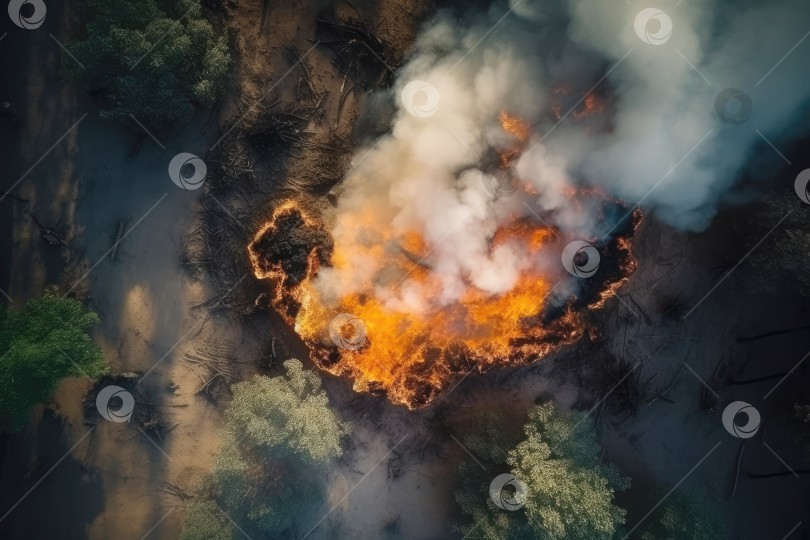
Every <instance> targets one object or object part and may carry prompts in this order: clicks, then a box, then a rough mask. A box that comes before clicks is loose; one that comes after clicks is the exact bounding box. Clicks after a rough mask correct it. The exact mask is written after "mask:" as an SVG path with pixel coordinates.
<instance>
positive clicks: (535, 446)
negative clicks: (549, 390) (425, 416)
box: [456, 402, 630, 540]
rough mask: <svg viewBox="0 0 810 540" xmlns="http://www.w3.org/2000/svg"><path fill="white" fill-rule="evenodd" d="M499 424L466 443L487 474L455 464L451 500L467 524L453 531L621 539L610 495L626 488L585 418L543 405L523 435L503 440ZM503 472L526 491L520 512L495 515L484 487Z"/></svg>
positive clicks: (489, 422)
mask: <svg viewBox="0 0 810 540" xmlns="http://www.w3.org/2000/svg"><path fill="white" fill-rule="evenodd" d="M500 425H502V422H500V420H499V419H497V417H495V416H492V415H490V416H489V417H488V418H486V419H485V421H484V423H483V424H482V426H483V430H482V429H481V427H479V428H478V429H477V430H476V432H474V433H473V434H472V435H471V436H468V437H466V438H465V446H467V448H468V449H469V450H470V451H471V452H472V453H473V454H474V455H476V457H479V456H480V457H479V459H480V458H481V457H483V461H482V463H489V466H488V467H486V471H483V470H482V469H481V467H480V466H477V465H474V464H472V465H471V464H470V463H469V462H466V461H465V462H463V463H462V464H461V465H460V466H459V471H458V489H457V491H456V501H457V502H458V503H459V505H460V506H461V510H462V512H463V513H464V514H465V515H467V516H469V517H470V518H472V523H468V524H465V525H462V526H461V527H460V528H459V531H460V532H461V533H462V534H465V535H468V536H467V538H470V539H475V538H479V539H482V538H483V539H487V540H500V539H507V538H509V539H512V538H525V539H543V540H563V539H565V540H580V539H581V540H598V539H610V538H614V537H615V536H616V535H617V534H620V533H621V527H622V525H623V524H624V520H625V511H624V510H622V509H621V508H619V507H618V506H616V505H615V504H614V502H613V499H614V493H615V492H616V491H619V490H624V489H627V488H628V487H629V485H630V482H629V479H627V478H622V477H621V476H620V475H619V471H618V469H617V468H616V467H615V466H614V465H606V464H604V463H602V461H601V460H600V459H599V452H600V446H599V443H598V441H597V439H596V434H595V432H594V427H593V421H592V420H591V418H590V417H589V416H588V414H587V413H585V412H566V411H562V410H559V409H557V408H555V407H554V405H553V404H552V403H550V402H548V403H543V404H541V405H536V406H534V407H532V408H531V409H530V410H529V413H528V420H527V422H526V424H525V425H524V427H523V435H522V436H517V437H513V436H509V435H508V434H504V433H503V431H502V429H501V428H500V427H499V426H500ZM515 440H518V441H519V442H517V444H514V442H515ZM473 467H478V470H477V471H476V470H475V469H474V468H473ZM503 472H510V473H511V474H513V475H514V476H515V477H517V478H518V479H519V480H521V481H522V482H523V483H524V484H525V486H526V493H525V504H524V506H523V508H521V509H520V510H517V511H514V512H509V511H506V510H502V509H500V508H498V507H496V506H495V504H493V503H492V501H491V499H490V497H489V482H490V481H491V480H492V479H493V478H494V477H495V476H496V475H497V474H500V473H503Z"/></svg>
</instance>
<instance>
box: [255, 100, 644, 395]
mask: <svg viewBox="0 0 810 540" xmlns="http://www.w3.org/2000/svg"><path fill="white" fill-rule="evenodd" d="M500 121H501V124H502V126H503V129H504V131H505V132H506V133H507V134H509V135H510V136H511V137H512V138H513V139H514V141H515V143H516V148H512V149H507V150H504V151H503V152H502V153H501V167H502V168H508V167H509V166H510V164H511V161H512V159H513V158H514V157H515V156H516V155H517V154H519V152H520V151H521V150H522V148H523V146H524V144H525V142H526V141H527V140H528V138H529V135H530V132H531V127H530V126H529V124H527V123H526V122H524V121H523V120H521V119H520V118H517V117H514V116H511V115H509V114H508V113H506V112H503V113H501V115H500ZM584 196H593V194H591V193H588V194H586V195H584ZM597 196H598V195H597ZM326 230H327V229H326V227H325V225H323V224H322V223H320V222H319V220H317V219H315V218H313V217H312V216H311V215H310V214H309V213H308V212H307V211H306V209H305V208H304V205H303V204H301V203H298V202H295V201H286V202H283V203H282V204H280V205H278V206H277V207H276V208H275V210H274V212H273V214H272V216H271V217H270V219H269V220H268V221H267V222H266V223H265V224H264V225H263V226H262V227H260V228H259V230H258V231H257V232H256V234H255V236H254V238H253V240H252V241H251V242H250V244H249V245H248V256H249V259H250V262H251V264H252V267H253V271H254V274H255V276H256V277H257V278H259V279H268V280H270V281H271V282H272V283H273V284H274V286H275V294H274V295H273V296H272V297H271V298H272V303H273V306H274V307H275V308H276V310H277V311H279V313H281V314H282V315H283V316H284V317H285V318H286V320H287V321H288V323H289V324H291V325H292V326H293V327H294V329H295V331H296V332H297V333H298V335H299V336H300V337H301V338H302V340H303V341H304V342H305V343H306V344H307V345H308V346H309V348H310V351H311V357H312V359H313V361H314V362H315V363H316V364H317V365H318V366H319V367H320V368H321V369H324V370H327V371H329V372H330V373H333V374H335V375H340V376H348V377H350V378H352V379H353V380H354V389H355V390H357V391H371V392H383V393H385V394H386V395H387V396H388V398H389V399H390V400H391V401H392V402H393V403H396V404H402V405H406V406H407V407H409V408H417V407H422V406H425V405H427V404H429V403H430V402H432V401H433V400H434V399H435V398H436V396H437V395H438V394H439V393H440V392H441V391H442V390H444V389H446V388H447V387H448V386H450V385H451V384H452V382H453V381H454V380H455V379H457V378H458V377H459V376H462V375H464V374H467V373H471V372H477V373H483V372H485V371H488V370H490V369H493V368H496V367H499V366H507V365H521V364H525V363H528V362H532V361H535V360H537V359H539V358H542V357H544V356H546V355H548V354H549V353H551V352H553V351H555V350H557V349H558V348H560V347H561V346H565V345H568V344H572V343H574V342H576V341H577V340H579V339H581V338H582V337H583V336H584V335H586V334H587V333H588V328H587V324H586V323H585V321H584V320H583V312H582V311H581V310H576V309H574V307H573V306H572V305H568V306H564V307H562V308H559V309H557V310H556V314H555V315H554V316H553V317H549V316H548V313H549V311H550V308H551V306H549V305H548V303H549V295H550V292H551V291H552V289H553V288H554V287H555V285H556V282H558V281H559V280H561V279H563V278H564V276H562V275H560V274H555V272H553V271H549V270H548V265H547V264H546V265H543V264H542V263H541V261H549V260H558V259H559V253H560V252H561V250H562V247H563V246H564V245H565V244H566V243H567V241H568V239H564V238H561V237H560V235H559V233H558V232H557V231H556V230H554V229H551V228H548V227H546V226H544V225H540V224H538V223H536V222H534V221H531V220H528V219H525V218H518V217H516V218H515V219H514V220H513V221H512V222H510V223H508V224H506V225H502V226H501V227H500V228H499V229H498V230H497V231H496V233H495V234H494V235H493V237H492V238H491V241H490V246H489V247H490V250H496V249H498V247H499V246H503V245H507V244H508V246H509V247H510V248H512V249H514V250H515V252H519V253H521V254H528V257H527V259H528V260H530V261H533V262H532V264H528V265H526V267H525V268H524V269H523V270H522V271H521V272H520V274H519V275H517V276H515V280H514V285H513V286H512V287H511V288H510V289H509V290H508V291H506V292H503V293H501V294H490V293H487V292H485V291H483V290H480V289H478V288H476V287H475V286H473V285H472V284H467V287H466V289H465V290H464V291H463V293H462V294H461V295H460V296H459V297H458V299H457V300H455V301H453V302H451V303H446V302H442V301H440V300H439V298H440V296H441V295H440V293H441V291H442V282H441V279H440V277H439V276H438V275H437V274H436V273H434V272H433V269H432V268H431V258H430V255H431V252H432V250H433V248H434V247H435V246H431V245H429V243H428V242H427V241H426V240H425V239H424V238H423V237H422V235H421V234H420V233H419V231H415V230H405V231H401V230H398V231H395V230H393V228H392V226H391V224H390V223H386V222H382V221H381V219H380V218H377V217H375V214H374V213H373V212H370V211H369V212H359V213H353V214H341V216H340V219H339V223H338V224H337V225H336V226H335V227H334V228H333V229H332V230H333V233H334V241H333V240H332V236H331V235H330V234H329V233H327V232H326ZM621 249H623V250H625V251H626V253H623V254H622V257H623V260H625V264H627V262H626V261H627V260H628V259H629V260H632V257H630V255H629V244H628V245H622V246H621ZM290 261H295V263H294V264H293V263H290ZM543 268H545V270H543ZM358 269H359V270H360V271H367V274H368V275H367V276H366V278H365V279H364V280H363V283H362V284H359V285H358V284H357V283H353V284H352V286H353V289H352V287H349V286H347V285H346V284H341V283H340V279H341V277H342V276H343V275H344V274H345V273H347V272H346V271H347V270H353V271H354V273H355V274H356V273H357V271H358ZM625 270H628V271H631V270H632V269H631V268H629V266H628V268H627V269H625ZM323 273H328V274H329V276H330V279H331V280H333V281H334V280H337V282H338V283H339V285H340V286H338V287H336V288H332V289H330V288H329V287H325V286H324V284H323V282H321V281H320V280H319V278H321V277H323V276H322V275H321V274H323ZM623 277H624V276H623V275H622V276H617V277H616V278H615V279H605V280H604V281H605V283H604V287H603V291H608V290H609V291H610V292H611V293H612V292H613V291H614V290H615V287H617V285H615V284H616V283H618V282H619V279H620V278H623ZM344 285H345V286H344ZM334 290H341V291H342V290H352V291H353V292H350V293H345V294H343V295H342V296H339V297H337V298H336V297H335V295H334ZM607 294H609V293H607ZM603 301H604V296H602V295H600V296H599V297H598V298H595V299H594V302H603ZM341 314H350V317H349V315H344V317H349V318H351V319H352V320H354V321H361V324H362V327H361V328H359V329H358V328H355V327H353V326H351V327H350V326H349V325H347V324H346V325H344V326H342V327H340V328H338V329H336V330H335V329H330V324H331V323H332V321H334V320H336V319H335V318H336V317H337V316H339V315H341ZM337 320H340V321H343V320H345V319H337ZM330 331H331V332H332V333H331V334H330ZM358 332H360V334H358ZM362 334H364V335H362ZM355 338H359V341H358V346H357V347H340V346H338V345H339V344H340V342H341V340H348V341H352V340H354V339H355ZM363 338H365V339H364V340H363Z"/></svg>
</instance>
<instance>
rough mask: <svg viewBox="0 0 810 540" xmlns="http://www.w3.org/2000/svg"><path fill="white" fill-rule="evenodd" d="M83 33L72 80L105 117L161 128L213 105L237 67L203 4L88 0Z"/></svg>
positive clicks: (74, 46)
mask: <svg viewBox="0 0 810 540" xmlns="http://www.w3.org/2000/svg"><path fill="white" fill-rule="evenodd" d="M81 18H82V20H83V21H84V23H85V24H84V29H83V32H82V35H81V36H79V38H78V39H76V40H74V41H72V42H71V43H70V45H69V47H68V49H69V50H70V54H72V55H73V56H74V57H75V58H76V59H77V60H78V61H79V62H81V64H82V65H81V66H80V65H79V64H78V63H77V62H76V61H74V60H73V59H72V58H68V57H66V58H65V60H64V62H63V69H64V72H65V75H66V76H67V77H68V78H69V79H70V80H71V81H73V82H74V83H76V84H78V85H80V86H82V87H83V88H84V89H85V90H87V91H88V92H89V93H90V94H91V95H92V96H93V97H94V98H95V99H96V100H97V102H98V104H99V106H100V108H101V116H103V117H106V118H115V119H127V120H128V119H129V115H130V114H132V115H134V116H135V117H136V118H137V119H138V120H139V121H140V122H142V123H144V124H146V125H147V126H149V127H153V128H156V129H157V128H160V127H163V126H164V125H166V124H169V123H172V122H174V121H177V120H179V119H181V118H185V117H188V116H190V115H191V114H192V113H193V112H194V109H195V106H204V105H208V104H210V103H212V102H213V100H214V97H215V93H216V91H217V89H218V88H219V87H220V86H221V84H222V82H223V81H224V77H225V74H226V72H227V69H228V64H229V63H230V56H229V54H228V46H227V43H226V41H225V38H224V37H219V38H218V37H216V36H215V34H214V30H213V28H212V27H211V24H209V23H208V21H206V20H205V19H204V18H203V17H202V15H201V8H200V5H199V2H197V1H196V0H141V1H138V2H131V1H130V0H85V2H84V4H83V6H82V15H81Z"/></svg>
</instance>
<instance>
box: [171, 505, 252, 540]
mask: <svg viewBox="0 0 810 540" xmlns="http://www.w3.org/2000/svg"><path fill="white" fill-rule="evenodd" d="M233 532H234V526H233V524H232V523H231V522H230V520H229V519H228V518H227V517H225V515H224V514H223V513H222V511H221V510H220V509H219V506H218V505H217V503H216V502H215V501H213V500H211V499H194V500H193V501H191V502H190V503H189V505H188V506H187V507H186V520H185V521H184V522H183V532H182V534H181V535H180V540H232V538H233ZM241 534H242V533H239V535H240V536H241Z"/></svg>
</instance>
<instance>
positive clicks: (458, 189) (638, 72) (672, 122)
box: [316, 0, 810, 312]
mask: <svg viewBox="0 0 810 540" xmlns="http://www.w3.org/2000/svg"><path fill="white" fill-rule="evenodd" d="M648 7H657V8H659V11H655V10H653V11H652V13H661V12H663V18H662V17H660V16H658V17H653V18H652V19H650V20H647V21H646V22H645V21H644V20H643V18H642V20H641V21H640V23H639V21H637V15H638V14H639V12H641V11H642V10H643V9H645V8H648ZM667 20H668V21H669V22H671V26H672V30H671V33H669V32H668V30H667ZM808 20H810V5H808V4H807V3H806V2H805V1H804V0H778V1H770V2H756V3H754V2H748V1H743V2H730V1H702V2H693V1H684V2H680V3H679V4H678V5H674V4H673V3H661V4H660V5H657V6H653V5H652V4H643V5H642V4H639V3H638V2H633V3H632V5H627V4H626V3H624V2H621V1H618V0H617V1H615V2H593V1H592V0H569V1H568V2H567V3H552V2H541V1H539V0H522V1H521V0H512V1H511V2H509V3H495V4H493V5H491V6H490V7H489V8H488V10H487V11H486V12H483V13H479V14H473V15H465V19H464V22H462V23H460V22H459V19H458V17H457V15H456V14H454V13H450V12H442V13H439V14H437V15H436V16H435V17H434V18H433V19H432V20H431V21H430V22H429V23H428V24H427V25H426V27H425V28H424V30H423V31H422V32H421V35H420V36H419V38H418V40H417V42H416V44H415V46H414V51H413V54H412V56H411V58H410V60H409V61H408V63H407V64H406V65H405V66H404V67H403V68H402V69H401V71H400V73H399V74H398V79H397V81H398V82H397V83H396V85H395V87H394V88H393V89H392V90H391V91H390V92H389V94H388V97H389V100H390V101H395V103H396V113H395V116H394V118H393V121H392V128H391V131H390V132H389V133H388V134H386V135H384V136H382V137H378V138H376V139H375V140H373V141H370V142H369V143H368V144H366V145H365V146H364V147H363V148H361V149H360V150H359V151H358V152H357V154H356V156H355V157H354V160H353V167H352V169H351V171H350V172H349V173H348V175H347V178H346V179H345V181H344V182H343V184H342V185H341V188H340V190H341V191H340V193H339V198H338V205H337V208H336V210H335V215H334V219H333V224H332V233H333V237H334V240H335V246H336V253H341V254H342V255H341V259H340V260H337V261H335V266H334V268H327V269H322V270H321V272H320V274H319V277H318V281H317V283H316V286H317V288H318V290H319V291H320V293H321V297H322V300H324V301H326V302H327V303H328V302H330V301H333V302H334V301H336V300H337V299H339V298H341V297H343V296H345V295H347V294H351V293H364V292H366V293H367V292H369V291H373V292H374V294H375V295H377V297H378V298H381V299H384V300H385V303H386V305H387V306H388V307H389V308H391V309H397V310H408V311H416V312H420V311H426V310H429V309H432V308H434V307H435V306H436V305H446V304H450V303H452V302H455V301H457V300H458V299H459V297H460V296H461V295H462V294H464V291H465V290H467V289H468V288H469V286H470V285H473V286H474V287H476V288H478V289H480V290H482V291H484V292H486V293H490V294H502V293H504V292H506V291H508V290H510V288H512V287H513V286H514V285H515V283H516V280H517V279H518V277H519V275H520V273H521V272H522V271H524V270H525V269H526V268H529V267H533V268H537V267H539V266H547V267H549V268H552V267H553V268H555V269H557V270H558V269H559V266H560V264H559V253H557V254H555V255H554V257H556V259H554V258H552V257H549V256H546V257H544V258H539V257H536V256H535V257H529V256H528V255H527V254H526V253H524V252H522V251H521V250H520V249H517V248H516V247H515V246H513V245H510V244H509V243H508V242H507V243H502V244H498V245H497V247H495V248H493V247H492V239H493V236H494V235H495V234H496V231H497V230H498V228H499V227H500V226H501V225H503V224H505V223H507V222H509V221H510V220H514V219H515V217H516V216H531V217H533V219H537V217H536V216H540V218H542V219H543V220H544V221H546V222H547V223H549V224H551V225H554V226H555V227H557V228H559V229H560V231H561V232H562V233H563V235H564V236H567V237H571V238H573V237H580V238H585V239H592V240H594V241H603V240H605V239H606V237H608V236H609V234H610V232H611V231H612V229H614V227H615V226H617V225H618V221H619V220H620V219H621V218H622V217H623V216H622V215H617V216H605V215H604V214H603V211H602V210H601V209H600V208H599V207H597V206H595V205H596V204H597V203H594V202H590V199H584V200H576V201H574V200H572V198H571V197H570V192H571V188H572V187H580V188H598V189H600V190H602V191H604V192H605V193H606V194H607V196H610V197H614V198H617V199H619V200H622V201H625V202H626V203H627V204H628V206H629V207H633V206H634V205H636V204H638V205H639V206H640V207H641V208H642V210H644V211H645V212H654V213H655V214H656V216H657V217H658V218H659V219H661V220H662V221H664V222H666V223H669V224H671V225H673V226H676V227H679V228H681V229H684V230H692V231H699V230H702V229H705V228H706V227H707V226H708V225H709V224H710V222H711V219H712V218H713V216H714V215H715V214H716V213H717V211H718V208H719V206H720V205H721V204H722V203H724V202H725V201H728V200H730V199H732V198H733V197H734V194H735V192H734V190H733V187H734V184H735V182H737V181H738V180H739V179H740V177H741V176H742V172H743V169H745V173H746V175H747V176H748V177H752V176H753V177H757V176H760V177H766V176H767V175H768V174H769V173H770V172H771V171H773V170H775V168H776V167H779V166H781V165H782V163H781V161H780V158H779V156H778V155H777V154H776V153H775V152H771V150H770V149H767V148H766V149H765V150H762V151H759V152H757V155H759V156H764V157H763V158H760V159H758V160H757V163H756V166H754V165H755V164H754V163H752V162H751V160H752V157H753V156H754V155H755V150H757V149H758V148H760V147H761V146H762V145H764V144H765V143H764V141H763V138H762V137H763V136H764V137H767V138H768V139H769V140H770V141H771V142H773V143H774V144H775V145H778V146H782V147H784V146H786V145H787V144H788V143H789V141H790V139H791V138H792V137H796V136H798V135H800V134H802V133H803V132H804V125H802V122H801V121H800V120H801V118H802V112H803V110H804V108H805V107H806V105H807V101H808V88H807V76H806V67H805V66H804V64H803V58H805V57H806V52H802V51H801V46H807V45H808V42H805V43H803V44H802V45H800V47H799V50H795V51H793V53H792V54H789V55H788V56H787V57H785V54H786V53H788V52H789V51H790V49H791V47H793V46H794V45H795V44H796V43H797V42H799V40H800V39H802V36H805V37H806V35H805V32H807V30H808V28H807V27H806V24H807V21H808ZM493 27H494V29H493ZM639 28H640V29H641V30H642V31H643V32H646V34H645V33H642V34H639V33H638V29H639ZM809 41H810V40H809ZM780 59H782V60H780ZM409 85H410V86H409ZM727 88H734V89H739V91H732V92H731V93H730V94H728V93H727V94H728V95H730V96H731V98H725V99H719V98H718V95H720V94H721V92H723V91H724V90H725V89H727ZM749 99H750V103H751V104H752V107H751V108H750V111H749V110H747V107H746V103H747V101H746V100H749ZM503 112H506V113H508V114H509V115H514V116H517V117H519V118H521V119H523V120H525V121H526V122H527V123H528V125H530V126H531V132H530V136H529V137H528V139H527V140H526V141H525V143H523V144H522V145H521V144H520V142H519V141H518V140H516V138H515V136H514V134H512V135H510V134H509V133H508V132H507V131H505V130H504V128H503V127H502V125H501V121H500V116H501V114H502V113H503ZM586 113H587V114H586ZM516 147H519V148H520V149H521V151H520V155H519V156H515V157H514V159H513V160H512V163H511V168H510V171H509V175H511V176H513V177H516V178H518V179H519V180H520V187H521V188H523V189H518V191H517V192H514V193H511V192H510V190H499V189H493V186H502V185H503V181H504V173H503V171H501V170H499V168H498V166H497V164H498V152H497V151H498V150H501V151H503V150H505V149H509V148H516ZM766 152H767V153H766ZM507 176H508V175H507ZM589 205H594V206H589ZM414 234H416V235H417V236H418V237H419V238H421V240H422V241H423V242H424V246H422V249H421V250H420V249H413V250H412V251H413V253H418V252H420V251H421V252H425V251H427V255H423V256H420V257H418V259H419V261H418V262H419V263H420V265H421V266H423V267H424V268H425V269H426V270H427V271H430V272H432V273H433V274H434V276H435V277H436V278H437V279H438V281H439V283H440V286H439V287H438V288H432V289H431V290H425V288H424V285H423V284H420V283H418V282H416V281H414V280H412V279H410V278H409V277H408V276H407V275H402V274H401V273H397V272H396V271H393V270H390V269H389V268H387V267H386V262H385V261H386V258H385V257H384V256H383V257H381V256H380V254H381V253H393V252H399V253H405V254H406V255H408V254H409V253H411V251H409V249H411V248H409V245H408V241H407V238H409V237H410V236H412V235H414ZM409 235H410V236H409ZM403 238H404V239H406V240H403ZM552 259H554V260H552ZM555 271H556V270H555ZM394 288H396V292H395V293H394V292H392V290H393V289H394Z"/></svg>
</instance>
